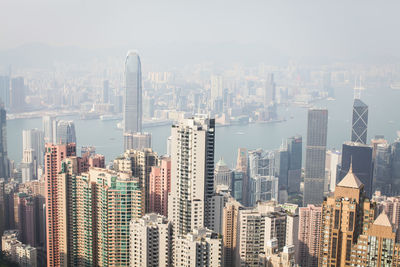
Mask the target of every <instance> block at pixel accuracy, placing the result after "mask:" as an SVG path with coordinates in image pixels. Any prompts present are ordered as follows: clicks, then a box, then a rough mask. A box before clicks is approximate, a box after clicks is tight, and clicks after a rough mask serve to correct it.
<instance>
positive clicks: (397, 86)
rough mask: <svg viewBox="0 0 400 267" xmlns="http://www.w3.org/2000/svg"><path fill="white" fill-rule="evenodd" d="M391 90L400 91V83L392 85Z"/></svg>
mask: <svg viewBox="0 0 400 267" xmlns="http://www.w3.org/2000/svg"><path fill="white" fill-rule="evenodd" d="M390 88H392V89H394V90H400V82H394V83H391V84H390Z"/></svg>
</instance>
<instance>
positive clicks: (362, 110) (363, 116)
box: [351, 98, 368, 144]
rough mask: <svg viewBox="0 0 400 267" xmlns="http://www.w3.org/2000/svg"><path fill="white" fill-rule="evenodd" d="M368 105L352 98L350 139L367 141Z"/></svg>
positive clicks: (358, 141)
mask: <svg viewBox="0 0 400 267" xmlns="http://www.w3.org/2000/svg"><path fill="white" fill-rule="evenodd" d="M367 130H368V106H367V105H366V104H365V103H364V102H363V101H362V100H361V99H358V98H356V99H354V104H353V120H352V127H351V141H352V142H356V143H362V144H366V143H367Z"/></svg>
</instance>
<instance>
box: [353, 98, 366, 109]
mask: <svg viewBox="0 0 400 267" xmlns="http://www.w3.org/2000/svg"><path fill="white" fill-rule="evenodd" d="M354 106H355V107H365V108H367V107H368V106H367V104H365V103H364V102H363V101H362V100H361V99H359V98H356V99H354Z"/></svg>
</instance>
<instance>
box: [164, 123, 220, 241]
mask: <svg viewBox="0 0 400 267" xmlns="http://www.w3.org/2000/svg"><path fill="white" fill-rule="evenodd" d="M171 133H172V141H171V150H172V151H171V177H172V180H171V194H170V196H169V199H168V218H169V219H170V220H171V221H172V222H173V226H174V234H175V235H176V236H180V235H185V234H187V233H190V232H191V231H192V230H193V229H195V228H198V229H200V228H203V227H209V225H210V221H211V218H210V216H209V215H210V209H209V205H210V201H211V198H212V197H213V196H214V147H215V145H214V140H215V121H214V119H209V118H207V117H194V118H190V119H186V120H182V121H180V122H179V123H178V124H176V125H173V126H172V130H171Z"/></svg>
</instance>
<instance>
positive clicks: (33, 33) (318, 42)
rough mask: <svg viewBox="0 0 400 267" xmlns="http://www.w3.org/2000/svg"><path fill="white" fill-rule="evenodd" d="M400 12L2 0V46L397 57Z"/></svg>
mask: <svg viewBox="0 0 400 267" xmlns="http://www.w3.org/2000/svg"><path fill="white" fill-rule="evenodd" d="M399 10H400V1H399V0H385V1H377V0H376V1H373V0H330V1H328V0H326V1H325V0H314V1H309V0H292V1H286V0H276V1H271V0H264V1H256V0H241V1H236V0H231V1H225V0H221V1H219V0H214V1H208V0H205V1H189V0H186V1H183V0H182V1H177V0H170V1H151V0H149V1H135V0H130V1H122V0H121V1H119V0H115V1H110V0H107V1H105V0H97V1H95V0H81V1H79V0H0V49H1V50H4V49H9V48H14V47H16V46H19V45H22V44H26V43H36V42H38V43H45V44H51V45H74V46H80V47H86V48H110V47H117V46H130V47H133V48H135V47H139V48H140V47H145V46H158V47H163V46H166V47H167V46H174V45H178V46H179V45H182V44H187V45H190V44H194V43H195V44H205V45H206V46H205V48H207V45H208V44H210V45H215V44H218V45H222V46H229V45H230V44H236V45H242V46H244V47H246V46H249V47H252V46H257V47H259V49H260V50H263V49H264V50H271V51H274V53H275V52H277V53H281V54H282V55H287V56H300V57H302V56H304V57H307V56H319V55H321V56H333V57H335V56H337V57H343V58H346V57H351V56H353V55H355V57H363V56H364V55H365V56H366V57H369V56H371V57H379V56H386V57H392V56H396V57H397V56H399V55H400V51H399V47H400V35H399V34H398V30H399V28H400V27H399V26H400V17H399V15H398V12H399ZM203 52H204V51H203ZM233 52H236V50H234V51H233ZM238 52H239V51H238ZM243 52H245V51H243ZM247 52H249V53H251V52H252V51H247Z"/></svg>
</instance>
